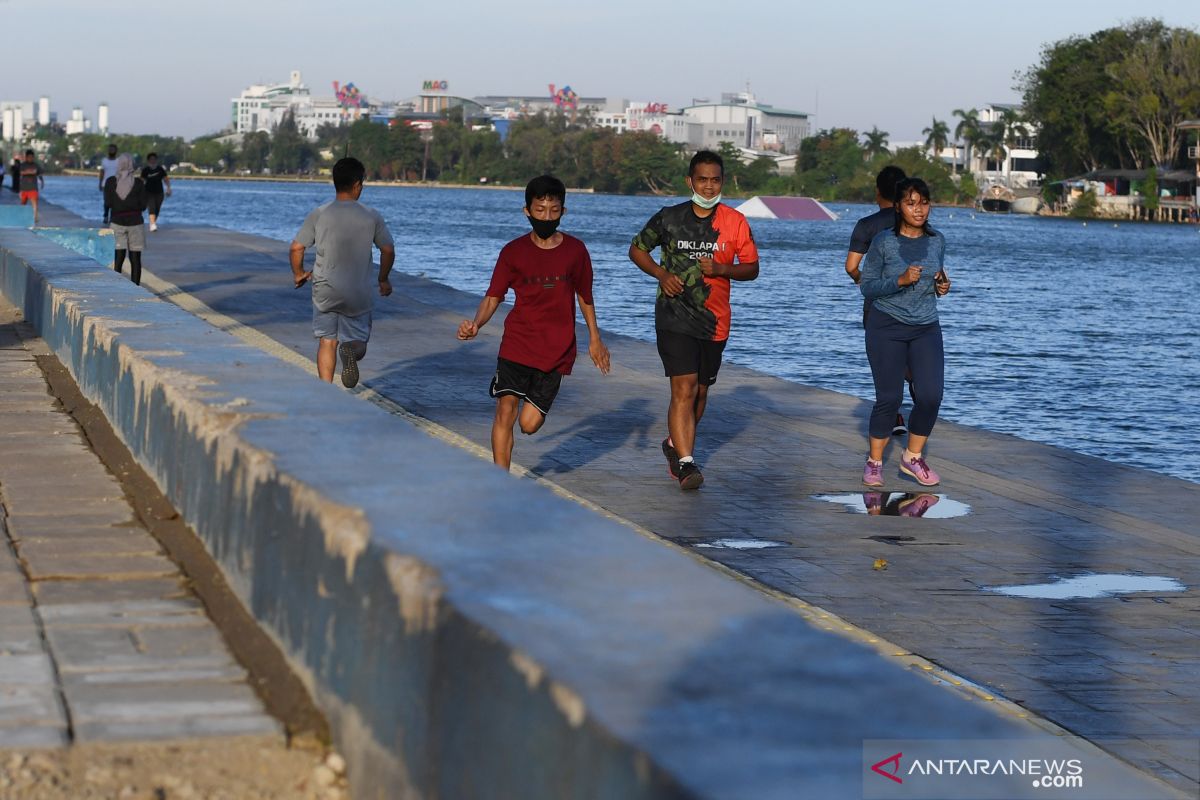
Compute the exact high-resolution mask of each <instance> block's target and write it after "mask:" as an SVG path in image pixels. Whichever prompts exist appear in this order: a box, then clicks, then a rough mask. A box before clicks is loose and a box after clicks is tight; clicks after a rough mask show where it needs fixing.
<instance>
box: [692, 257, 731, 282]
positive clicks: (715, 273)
mask: <svg viewBox="0 0 1200 800" xmlns="http://www.w3.org/2000/svg"><path fill="white" fill-rule="evenodd" d="M696 263H697V264H699V265H700V274H702V275H703V276H704V277H706V278H720V277H722V276H723V275H724V274H725V265H724V264H718V263H717V262H715V261H713V260H712V257H711V256H700V257H699V258H697V259H696Z"/></svg>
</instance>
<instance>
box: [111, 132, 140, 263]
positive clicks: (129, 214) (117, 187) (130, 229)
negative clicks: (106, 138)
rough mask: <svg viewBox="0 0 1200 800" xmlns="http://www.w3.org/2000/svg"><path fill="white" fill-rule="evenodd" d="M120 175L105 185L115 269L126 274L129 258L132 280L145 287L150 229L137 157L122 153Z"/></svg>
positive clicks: (119, 166) (119, 163) (118, 170)
mask: <svg viewBox="0 0 1200 800" xmlns="http://www.w3.org/2000/svg"><path fill="white" fill-rule="evenodd" d="M116 161H117V173H116V174H115V175H113V176H112V177H111V178H109V179H108V180H107V181H106V182H105V184H104V207H105V208H106V209H111V211H112V219H111V223H112V230H113V246H114V247H115V248H116V250H115V252H114V253H113V269H114V270H115V271H117V272H121V271H122V267H123V266H124V265H125V255H126V253H128V255H129V277H130V278H132V279H133V282H134V283H136V284H137V285H138V286H141V285H142V250H144V249H145V248H146V226H145V224H144V223H143V221H142V212H143V211H145V210H146V185H145V184H144V183H142V179H141V178H139V177H138V176H137V175H136V174H135V173H134V171H133V156H131V155H129V154H128V153H122V154H121V156H120V158H118V159H117V160H116Z"/></svg>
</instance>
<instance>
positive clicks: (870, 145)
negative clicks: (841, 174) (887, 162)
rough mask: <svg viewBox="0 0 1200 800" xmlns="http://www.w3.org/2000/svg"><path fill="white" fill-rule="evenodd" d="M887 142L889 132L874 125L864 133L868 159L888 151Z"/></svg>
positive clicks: (864, 146)
mask: <svg viewBox="0 0 1200 800" xmlns="http://www.w3.org/2000/svg"><path fill="white" fill-rule="evenodd" d="M887 143H888V132H887V131H881V130H879V128H876V127H875V126H873V125H872V126H871V130H869V131H867V132H866V133H864V134H863V148H864V149H865V150H866V154H867V160H870V159H872V158H874V157H875V156H877V155H880V154H881V153H886V152H887V151H888V149H887Z"/></svg>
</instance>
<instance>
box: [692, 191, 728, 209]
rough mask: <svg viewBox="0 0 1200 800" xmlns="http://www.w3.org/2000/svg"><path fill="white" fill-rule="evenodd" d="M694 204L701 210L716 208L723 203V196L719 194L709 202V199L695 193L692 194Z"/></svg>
mask: <svg viewBox="0 0 1200 800" xmlns="http://www.w3.org/2000/svg"><path fill="white" fill-rule="evenodd" d="M692 202H693V203H695V204H696V205H698V206H700V207H701V208H705V209H708V208H716V205H717V203H719V202H721V195H720V193H718V194H717V196H716V197H714V198H712V199H711V200H709V199H708V198H707V197H701V196H700V195H698V194H696V193H695V192H692Z"/></svg>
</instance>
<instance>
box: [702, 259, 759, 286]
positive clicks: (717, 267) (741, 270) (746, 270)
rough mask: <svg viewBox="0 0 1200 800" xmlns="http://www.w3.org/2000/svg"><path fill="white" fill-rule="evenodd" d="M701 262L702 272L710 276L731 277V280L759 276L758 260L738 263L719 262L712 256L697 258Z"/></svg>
mask: <svg viewBox="0 0 1200 800" xmlns="http://www.w3.org/2000/svg"><path fill="white" fill-rule="evenodd" d="M696 260H697V261H698V262H699V264H700V272H702V273H703V274H704V275H705V276H707V277H709V278H729V280H731V281H752V280H754V279H755V278H757V277H758V262H757V261H747V262H745V263H738V264H718V263H716V262H715V261H713V260H712V259H711V258H708V257H707V256H705V257H704V258H699V259H696Z"/></svg>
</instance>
